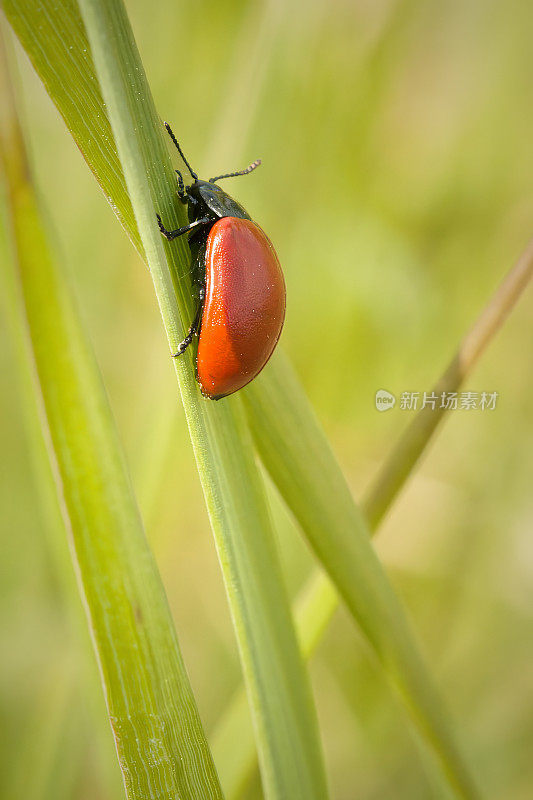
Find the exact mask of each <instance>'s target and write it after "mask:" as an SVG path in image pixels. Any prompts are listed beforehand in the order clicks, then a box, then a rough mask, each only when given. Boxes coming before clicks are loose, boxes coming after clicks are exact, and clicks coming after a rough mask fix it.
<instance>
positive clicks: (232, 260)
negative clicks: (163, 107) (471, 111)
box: [157, 122, 286, 400]
mask: <svg viewBox="0 0 533 800" xmlns="http://www.w3.org/2000/svg"><path fill="white" fill-rule="evenodd" d="M165 128H166V129H167V131H168V134H169V136H170V138H171V139H172V141H173V143H174V144H175V146H176V147H177V149H178V151H179V153H180V155H181V157H182V159H183V161H184V162H185V164H186V166H187V169H188V170H189V172H190V174H191V176H192V178H193V183H191V184H190V185H189V186H186V185H185V182H184V180H183V176H182V174H181V172H180V171H179V170H176V173H177V176H178V179H177V180H178V197H179V198H180V200H181V201H182V203H187V214H188V219H189V222H188V224H187V225H184V226H183V227H182V228H178V229H177V230H173V231H172V230H167V229H166V228H165V226H164V225H163V222H162V220H161V217H160V216H159V214H158V215H157V221H158V224H159V229H160V231H161V233H162V234H163V236H165V238H166V239H168V240H169V241H172V240H173V239H176V238H177V237H178V236H183V235H184V234H189V237H188V242H189V246H190V249H191V256H192V276H193V283H194V284H195V285H196V287H197V295H198V299H197V302H198V307H197V310H196V314H195V316H194V318H193V321H192V323H191V326H190V328H189V331H188V333H187V336H186V337H185V338H184V339H183V341H182V342H181V343H180V345H179V346H178V349H177V351H176V352H175V353H173V356H174V357H177V356H180V355H182V353H184V352H185V351H186V350H187V348H188V347H189V345H190V344H191V343H192V342H193V340H194V337H195V336H196V335H198V348H197V354H196V379H197V381H198V383H199V385H200V389H201V391H202V394H203V395H204V397H208V398H210V399H212V400H220V399H221V398H222V397H227V395H230V394H233V392H237V391H238V390H239V389H242V387H243V386H246V384H247V383H249V382H250V381H251V380H253V379H254V378H255V377H256V376H257V375H258V374H259V372H260V371H261V370H262V369H263V367H264V366H265V364H266V363H267V361H268V360H269V358H270V356H271V355H272V353H273V351H274V348H275V347H276V344H277V342H278V339H279V337H280V335H281V330H282V328H283V322H284V319H285V305H286V291H285V280H284V278H283V272H282V270H281V266H280V263H279V259H278V257H277V255H276V251H275V250H274V247H273V246H272V243H271V241H270V239H269V238H268V237H267V235H266V234H265V233H264V231H263V230H262V229H261V228H260V227H259V225H258V224H257V223H256V222H254V221H253V220H252V218H251V217H250V215H249V214H248V212H247V211H246V210H245V209H244V208H243V206H241V205H240V203H238V202H237V201H236V200H234V199H233V198H232V197H230V196H229V194H227V193H226V192H225V191H224V190H223V189H221V188H220V186H217V185H216V182H217V181H219V180H221V179H223V178H233V177H237V176H239V175H247V174H249V173H250V172H253V170H254V169H256V168H257V167H258V166H259V165H260V163H261V161H260V160H257V161H254V162H253V164H250V166H249V167H247V168H246V169H243V170H240V171H239V172H229V173H227V174H225V175H218V176H216V177H215V178H211V179H210V180H208V181H203V180H200V179H199V177H198V175H197V173H196V172H194V170H193V169H192V168H191V166H190V164H189V162H188V161H187V159H186V158H185V156H184V154H183V152H182V150H181V147H180V145H179V144H178V141H177V139H176V137H175V136H174V134H173V132H172V130H171V128H170V125H169V124H168V123H167V122H165Z"/></svg>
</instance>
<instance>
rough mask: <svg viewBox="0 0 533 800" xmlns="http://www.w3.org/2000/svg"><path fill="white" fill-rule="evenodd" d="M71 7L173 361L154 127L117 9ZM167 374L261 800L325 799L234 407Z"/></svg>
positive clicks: (177, 327)
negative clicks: (264, 799)
mask: <svg viewBox="0 0 533 800" xmlns="http://www.w3.org/2000/svg"><path fill="white" fill-rule="evenodd" d="M24 5H25V7H26V4H24ZM51 5H53V8H54V12H53V13H54V15H58V14H60V11H61V4H57V3H54V4H51ZM40 6H41V7H42V4H40ZM80 7H81V10H82V12H83V16H84V21H85V24H86V28H87V32H88V34H89V37H88V38H89V41H90V45H91V50H92V53H93V57H94V59H95V62H96V66H97V72H98V75H99V79H100V86H101V88H102V92H103V96H104V100H105V103H106V109H107V113H108V115H109V119H110V121H111V126H112V129H113V133H114V137H115V141H116V143H117V148H118V152H119V155H120V161H121V164H122V168H123V172H124V176H125V180H126V184H127V187H128V193H129V196H130V199H131V202H132V206H133V209H134V214H135V220H136V223H137V227H138V230H139V233H140V236H141V239H142V245H143V249H144V252H145V253H146V257H147V260H148V264H149V267H150V270H151V274H152V278H153V280H154V286H155V289H156V294H157V298H158V301H159V305H160V309H161V314H162V317H163V321H164V324H165V327H166V330H167V335H168V338H169V343H170V346H171V348H172V349H173V350H175V349H176V345H177V343H178V340H179V338H180V337H181V335H182V333H183V329H184V326H183V324H182V322H181V320H186V321H187V322H188V321H189V320H190V318H191V313H192V301H191V293H190V282H189V280H188V277H187V276H188V263H189V260H188V252H187V250H186V247H185V245H184V244H183V243H174V244H173V245H171V246H168V245H163V243H162V239H161V236H160V234H159V231H158V228H157V224H156V218H155V212H156V210H157V211H159V213H161V215H162V216H163V218H164V219H165V221H168V224H175V223H176V222H177V221H178V217H179V216H181V217H182V219H183V208H182V206H181V205H180V204H178V203H177V201H176V193H175V178H174V176H173V172H172V167H171V164H170V159H169V157H168V153H167V150H166V144H165V143H164V141H163V139H162V125H161V123H160V120H159V118H158V116H157V114H156V112H155V110H154V107H153V102H152V99H151V95H150V91H149V88H148V85H147V83H146V79H145V76H144V71H143V69H142V65H141V62H140V59H139V56H138V53H137V50H136V47H135V44H134V41H133V37H132V34H131V30H130V27H129V22H128V20H127V17H126V15H125V12H124V9H123V6H122V4H121V3H120V2H110V1H109V2H106V1H105V0H102V1H101V2H100V1H98V2H97V1H94V2H82V3H81V4H80ZM56 61H57V59H56ZM176 212H178V213H176ZM167 256H168V258H169V263H170V265H171V269H170V270H169V266H168V263H167ZM178 276H180V277H178ZM180 314H181V319H180ZM176 368H177V371H178V375H179V378H180V388H181V392H182V398H183V401H184V405H185V409H186V413H187V418H188V423H189V429H190V431H191V437H192V440H193V444H194V448H195V454H196V458H197V463H198V468H199V472H200V477H201V479H202V483H203V488H204V493H205V496H206V502H207V506H208V511H209V514H210V517H211V522H212V525H213V529H214V532H215V537H216V542H217V547H218V551H219V556H220V561H221V564H222V568H223V572H224V578H225V582H226V586H227V590H228V596H229V600H230V606H231V610H232V614H233V619H234V624H235V627H236V631H237V637H238V643H239V648H240V654H241V659H242V663H243V667H244V674H245V679H246V681H247V684H248V689H249V694H250V700H251V706H252V712H253V714H254V718H255V726H256V732H257V738H258V749H259V753H260V762H261V768H262V774H263V782H264V786H265V792H266V794H267V796H268V797H272V798H278V797H291V798H299V797H301V798H323V797H325V796H326V787H325V778H324V772H323V766H322V756H321V752H320V746H319V741H318V731H317V723H316V718H315V712H314V708H313V705H312V700H311V693H310V688H309V682H308V678H307V676H306V674H305V671H304V668H303V665H302V661H301V657H300V653H299V651H298V647H297V643H296V638H295V634H294V630H293V626H292V620H291V616H290V607H289V602H288V598H287V594H286V591H285V588H284V586H283V580H282V576H281V571H280V567H279V563H278V560H277V554H276V550H275V546H274V541H273V536H272V531H271V527H270V521H269V517H268V510H267V506H266V500H265V497H264V490H263V486H262V482H261V480H260V477H259V474H258V471H257V467H256V465H255V461H254V456H253V448H252V445H251V440H250V437H249V433H248V430H247V426H246V423H245V418H244V415H243V412H242V409H241V404H240V401H239V399H238V398H233V399H231V400H226V401H224V402H222V403H219V404H213V403H209V402H207V401H205V400H203V399H202V398H201V396H200V393H199V391H198V388H197V386H196V383H195V381H194V373H193V369H192V358H191V354H188V356H187V357H185V358H183V359H180V360H179V361H177V362H176Z"/></svg>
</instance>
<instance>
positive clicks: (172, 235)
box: [156, 214, 211, 242]
mask: <svg viewBox="0 0 533 800" xmlns="http://www.w3.org/2000/svg"><path fill="white" fill-rule="evenodd" d="M156 217H157V223H158V225H159V230H160V231H161V233H162V234H163V236H164V237H165V238H166V239H168V241H169V242H171V241H172V239H176V237H178V236H182V235H183V234H184V233H188V232H189V231H193V230H194V229H195V228H199V227H200V225H206V224H207V223H208V222H211V217H201V218H200V219H197V220H195V221H194V222H189V224H188V225H184V226H183V228H177V229H176V230H175V231H167V229H166V228H165V226H164V225H163V223H162V222H161V217H160V216H159V214H156Z"/></svg>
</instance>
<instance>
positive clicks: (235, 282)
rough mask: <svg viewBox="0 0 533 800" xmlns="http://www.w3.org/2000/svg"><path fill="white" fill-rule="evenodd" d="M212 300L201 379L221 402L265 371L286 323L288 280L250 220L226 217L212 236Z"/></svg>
mask: <svg viewBox="0 0 533 800" xmlns="http://www.w3.org/2000/svg"><path fill="white" fill-rule="evenodd" d="M205 267H206V295H205V305H204V310H203V314H202V324H201V328H200V338H199V341H198V355H197V359H196V374H197V378H198V382H199V384H200V387H201V389H202V393H203V394H204V395H205V396H206V397H210V398H211V399H214V400H218V399H220V398H221V397H226V395H228V394H232V393H233V392H236V391H238V389H242V387H243V386H246V384H247V383H249V382H250V381H251V380H253V378H255V376H256V375H257V374H258V373H259V372H260V371H261V370H262V369H263V367H264V366H265V364H266V363H267V361H268V359H269V358H270V356H271V355H272V352H273V350H274V348H275V346H276V343H277V341H278V339H279V337H280V334H281V329H282V327H283V320H284V319H285V281H284V279H283V273H282V271H281V266H280V263H279V260H278V257H277V255H276V251H275V250H274V248H273V246H272V244H271V242H270V240H269V239H268V237H267V236H266V235H265V234H264V233H263V231H262V230H261V228H260V227H259V226H258V225H256V224H255V222H252V221H251V220H248V219H239V218H237V217H223V218H222V219H219V220H217V221H216V222H215V224H214V225H213V227H212V228H211V230H210V231H209V235H208V237H207V247H206V253H205Z"/></svg>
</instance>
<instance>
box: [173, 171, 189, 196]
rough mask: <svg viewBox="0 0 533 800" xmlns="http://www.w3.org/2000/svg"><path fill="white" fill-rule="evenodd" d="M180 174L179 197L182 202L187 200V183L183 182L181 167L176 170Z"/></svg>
mask: <svg viewBox="0 0 533 800" xmlns="http://www.w3.org/2000/svg"><path fill="white" fill-rule="evenodd" d="M175 172H176V174H177V176H178V197H179V199H180V200H181V202H182V203H186V202H187V192H186V191H185V184H184V183H183V175H182V174H181V172H180V171H179V169H177V170H175Z"/></svg>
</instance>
